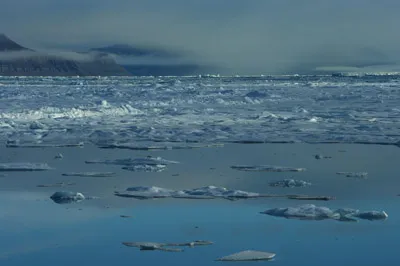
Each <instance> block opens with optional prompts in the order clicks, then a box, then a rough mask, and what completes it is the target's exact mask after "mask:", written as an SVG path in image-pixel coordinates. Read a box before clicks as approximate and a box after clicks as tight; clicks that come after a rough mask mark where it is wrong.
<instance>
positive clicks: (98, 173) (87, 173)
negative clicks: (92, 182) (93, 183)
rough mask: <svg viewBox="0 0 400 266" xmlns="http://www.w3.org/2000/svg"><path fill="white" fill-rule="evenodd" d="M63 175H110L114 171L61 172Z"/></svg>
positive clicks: (113, 174)
mask: <svg viewBox="0 0 400 266" xmlns="http://www.w3.org/2000/svg"><path fill="white" fill-rule="evenodd" d="M62 175H63V176H81V177H112V176H115V173H114V172H70V173H63V174H62Z"/></svg>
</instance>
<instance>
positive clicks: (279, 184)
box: [269, 179, 311, 188]
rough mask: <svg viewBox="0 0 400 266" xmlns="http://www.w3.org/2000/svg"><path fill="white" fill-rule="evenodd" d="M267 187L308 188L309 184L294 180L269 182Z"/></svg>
mask: <svg viewBox="0 0 400 266" xmlns="http://www.w3.org/2000/svg"><path fill="white" fill-rule="evenodd" d="M269 185H270V186H271V187H289V188H293V187H308V186H311V183H309V182H306V181H304V180H296V179H284V180H279V181H273V182H270V183H269Z"/></svg>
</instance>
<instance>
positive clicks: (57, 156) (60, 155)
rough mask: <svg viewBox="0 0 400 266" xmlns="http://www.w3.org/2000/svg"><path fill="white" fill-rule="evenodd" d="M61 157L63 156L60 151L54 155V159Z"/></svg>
mask: <svg viewBox="0 0 400 266" xmlns="http://www.w3.org/2000/svg"><path fill="white" fill-rule="evenodd" d="M62 158H64V156H63V155H62V154H61V153H59V154H57V155H56V156H54V159H62Z"/></svg>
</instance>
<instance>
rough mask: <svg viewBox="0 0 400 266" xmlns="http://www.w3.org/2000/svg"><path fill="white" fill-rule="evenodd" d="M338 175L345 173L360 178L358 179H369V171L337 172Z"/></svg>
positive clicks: (347, 175)
mask: <svg viewBox="0 0 400 266" xmlns="http://www.w3.org/2000/svg"><path fill="white" fill-rule="evenodd" d="M336 174H338V175H344V176H346V177H352V178H358V179H367V178H368V173H367V172H337V173H336Z"/></svg>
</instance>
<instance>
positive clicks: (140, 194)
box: [115, 186, 175, 199]
mask: <svg viewBox="0 0 400 266" xmlns="http://www.w3.org/2000/svg"><path fill="white" fill-rule="evenodd" d="M174 192H175V191H174V190H171V189H165V188H160V187H141V186H140V187H129V188H127V189H126V191H122V192H118V191H116V192H115V195H116V196H119V197H127V198H138V199H151V198H169V197H172V194H173V193H174Z"/></svg>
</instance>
